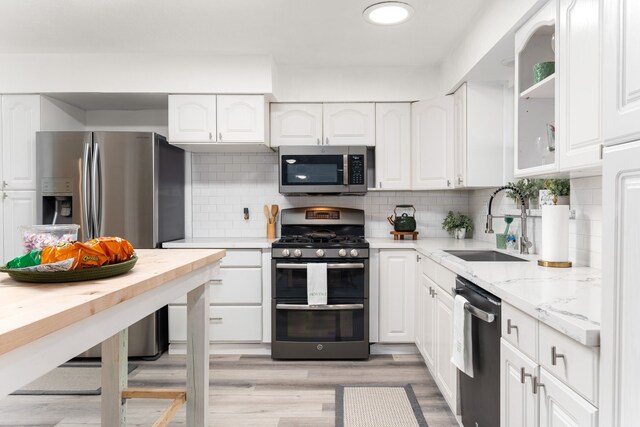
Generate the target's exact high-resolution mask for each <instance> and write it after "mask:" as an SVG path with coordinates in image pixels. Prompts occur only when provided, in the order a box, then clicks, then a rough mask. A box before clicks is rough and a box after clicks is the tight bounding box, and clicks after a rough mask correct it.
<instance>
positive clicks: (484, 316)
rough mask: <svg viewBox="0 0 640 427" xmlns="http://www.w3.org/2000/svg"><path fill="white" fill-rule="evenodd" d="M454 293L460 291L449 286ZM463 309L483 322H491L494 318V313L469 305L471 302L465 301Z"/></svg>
mask: <svg viewBox="0 0 640 427" xmlns="http://www.w3.org/2000/svg"><path fill="white" fill-rule="evenodd" d="M451 290H452V291H453V293H454V294H455V295H459V294H460V291H459V289H456V288H451ZM464 309H465V310H467V311H468V312H469V313H470V314H471V315H473V316H475V317H477V318H478V319H480V320H482V321H483V322H487V323H493V322H494V321H495V320H496V315H495V314H493V313H488V312H486V311H484V310H481V309H479V308H478V307H476V306H474V305H471V303H468V302H466V303H465V304H464Z"/></svg>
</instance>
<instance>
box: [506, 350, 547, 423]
mask: <svg viewBox="0 0 640 427" xmlns="http://www.w3.org/2000/svg"><path fill="white" fill-rule="evenodd" d="M537 375H538V364H537V363H536V362H534V361H533V360H531V359H529V358H528V357H527V356H525V355H524V354H523V353H522V352H520V351H519V350H517V349H515V348H514V347H512V346H511V345H510V344H509V343H508V342H507V341H505V340H504V339H501V340H500V425H501V426H503V427H507V426H512V427H535V426H537V425H538V399H537V398H536V395H534V394H533V392H532V391H533V390H532V386H533V377H534V376H537Z"/></svg>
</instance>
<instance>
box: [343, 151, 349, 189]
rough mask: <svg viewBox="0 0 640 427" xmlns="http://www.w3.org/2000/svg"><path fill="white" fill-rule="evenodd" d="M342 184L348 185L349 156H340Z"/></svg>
mask: <svg viewBox="0 0 640 427" xmlns="http://www.w3.org/2000/svg"><path fill="white" fill-rule="evenodd" d="M342 184H343V185H349V155H348V154H343V155H342Z"/></svg>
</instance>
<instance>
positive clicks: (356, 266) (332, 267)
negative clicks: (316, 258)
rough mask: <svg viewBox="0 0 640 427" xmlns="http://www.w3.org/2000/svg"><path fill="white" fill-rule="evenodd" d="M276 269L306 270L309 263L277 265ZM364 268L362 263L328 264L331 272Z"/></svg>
mask: <svg viewBox="0 0 640 427" xmlns="http://www.w3.org/2000/svg"><path fill="white" fill-rule="evenodd" d="M276 268H277V269H280V270H284V269H287V270H306V269H307V263H300V264H295V263H277V264H276ZM362 268H364V263H362V262H353V263H352V262H345V263H336V264H327V269H329V270H355V269H362Z"/></svg>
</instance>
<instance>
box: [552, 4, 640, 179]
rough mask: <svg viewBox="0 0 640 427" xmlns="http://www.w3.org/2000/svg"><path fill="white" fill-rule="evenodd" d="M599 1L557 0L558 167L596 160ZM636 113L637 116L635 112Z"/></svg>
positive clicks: (599, 82) (599, 141) (598, 158)
mask: <svg viewBox="0 0 640 427" xmlns="http://www.w3.org/2000/svg"><path fill="white" fill-rule="evenodd" d="M607 1H608V0H607ZM603 2H605V0H559V8H558V12H559V16H558V25H557V30H556V33H557V35H558V43H557V46H558V53H559V59H558V61H559V66H558V70H557V73H558V88H559V92H558V94H557V97H558V126H557V137H556V147H557V152H558V156H559V163H560V164H559V166H560V170H561V171H570V170H579V169H584V168H590V167H594V166H600V165H601V163H602V161H601V144H602V135H603V132H602V117H601V109H602V83H603V79H602V46H601V44H602V42H601V41H602V35H601V33H602V7H603ZM638 18H640V16H638ZM636 31H637V30H636ZM638 35H640V33H638ZM636 40H639V39H636ZM637 72H640V68H638V69H637ZM617 75H618V74H614V73H611V74H609V75H607V77H606V79H607V80H615V78H616V76H617ZM634 78H637V77H634ZM638 88H640V86H638ZM611 90H612V92H613V89H611ZM636 118H637V119H638V120H640V116H637V117H636ZM598 173H599V169H598Z"/></svg>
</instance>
